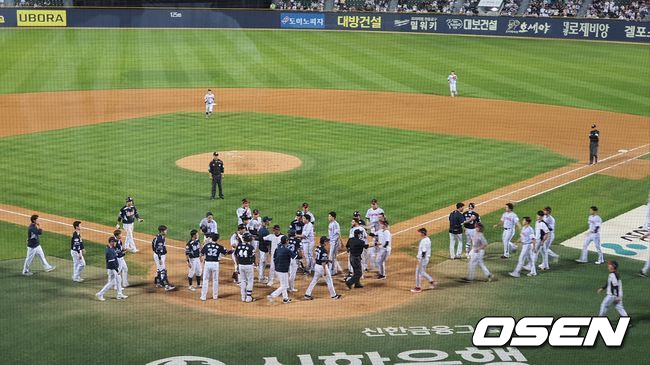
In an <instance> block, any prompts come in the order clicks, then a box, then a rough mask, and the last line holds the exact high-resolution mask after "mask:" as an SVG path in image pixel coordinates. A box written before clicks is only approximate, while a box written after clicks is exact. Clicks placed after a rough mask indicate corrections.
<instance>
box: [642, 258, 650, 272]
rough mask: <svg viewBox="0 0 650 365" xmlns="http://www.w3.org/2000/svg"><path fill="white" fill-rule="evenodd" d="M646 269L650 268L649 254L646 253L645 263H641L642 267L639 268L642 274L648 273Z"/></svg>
mask: <svg viewBox="0 0 650 365" xmlns="http://www.w3.org/2000/svg"><path fill="white" fill-rule="evenodd" d="M648 270H650V255H648V259H647V260H646V261H645V265H643V269H641V272H642V273H643V274H644V275H648Z"/></svg>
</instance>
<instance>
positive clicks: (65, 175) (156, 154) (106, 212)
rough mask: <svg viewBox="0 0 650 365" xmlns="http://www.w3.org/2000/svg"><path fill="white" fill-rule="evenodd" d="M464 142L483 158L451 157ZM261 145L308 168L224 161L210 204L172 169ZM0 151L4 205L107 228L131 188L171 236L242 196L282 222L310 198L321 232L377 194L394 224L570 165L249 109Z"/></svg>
mask: <svg viewBox="0 0 650 365" xmlns="http://www.w3.org/2000/svg"><path fill="white" fill-rule="evenodd" d="M298 126H300V127H298ZM204 136H210V138H205V137H204ZM325 136H326V137H325ZM359 136H363V140H364V141H369V142H367V143H359ZM469 145H471V146H473V148H474V149H475V150H477V151H482V156H481V159H477V158H475V156H474V155H471V154H470V155H468V154H459V153H457V151H460V150H462V149H463V148H465V146H469ZM34 146H38V151H39V152H38V153H34V152H33V151H34ZM378 146H381V148H377V147H378ZM260 149H261V150H269V151H276V152H284V153H288V154H291V155H295V156H297V157H299V158H300V159H302V161H303V165H302V166H301V167H300V168H298V169H296V170H293V171H289V172H286V173H277V174H266V175H254V176H235V175H228V166H226V167H225V168H226V175H225V178H224V188H225V191H224V194H225V195H226V199H225V200H217V201H211V200H209V191H210V181H209V177H208V175H207V173H196V172H190V171H186V170H183V169H180V168H178V167H176V165H175V161H176V160H178V159H180V158H182V157H185V156H187V155H193V154H197V153H204V152H209V151H213V150H220V151H224V150H260ZM0 150H2V151H5V153H4V154H2V155H0V174H1V175H2V176H3V179H2V180H1V181H0V188H1V189H2V190H3V191H4V193H5V194H3V196H2V198H0V201H2V202H3V203H7V204H14V205H19V206H26V207H30V208H33V209H35V210H40V211H45V212H48V213H54V214H59V215H64V216H67V217H73V218H78V219H82V220H89V221H93V222H97V223H103V224H108V225H112V224H114V223H115V220H116V216H117V212H118V210H119V208H121V206H122V204H123V202H124V198H125V197H126V196H127V195H128V196H132V197H134V199H135V201H136V205H137V206H138V208H139V211H140V213H141V215H142V217H143V218H145V223H143V224H140V225H139V228H138V229H140V230H145V231H149V232H155V229H156V227H157V226H158V225H159V224H167V225H168V226H169V227H170V235H171V236H172V237H176V238H186V232H188V231H189V230H190V229H192V228H195V227H196V225H197V224H198V222H199V221H200V220H201V218H202V217H203V216H204V215H205V212H206V211H213V212H214V213H215V217H216V218H217V221H218V222H219V223H220V224H221V225H220V228H221V232H225V233H227V234H229V232H232V231H233V230H234V228H235V223H236V221H235V210H236V208H237V207H238V206H239V205H240V201H241V199H242V198H243V197H247V198H248V199H250V200H251V201H252V207H253V208H259V209H260V211H261V212H262V215H269V216H271V217H275V218H276V220H275V222H276V223H277V224H281V225H282V226H283V227H284V225H285V224H287V225H288V223H289V222H290V221H291V219H292V215H293V212H295V211H296V209H298V208H300V205H301V204H302V202H304V201H307V202H309V203H310V204H311V205H312V207H313V210H314V212H315V214H316V217H317V218H318V219H319V220H320V222H321V224H320V225H319V227H318V228H319V230H320V233H324V230H325V227H326V225H325V222H326V217H327V212H329V211H330V210H335V211H338V212H339V213H340V214H341V222H343V224H347V222H346V220H347V219H348V217H351V215H352V212H353V211H354V210H362V211H363V212H365V209H367V207H368V206H369V202H370V199H372V198H377V199H379V201H380V202H381V205H382V207H383V208H384V209H385V210H386V212H387V215H388V217H389V218H390V219H391V220H393V221H402V220H405V219H408V218H411V217H414V216H418V215H420V214H423V213H426V212H429V211H431V210H435V209H437V208H441V207H443V206H447V205H449V204H450V203H451V201H456V200H458V199H461V200H462V199H468V198H470V197H472V196H476V195H480V194H483V193H486V192H489V191H492V190H494V189H495V188H498V187H500V186H503V185H507V184H510V183H513V182H515V181H518V180H522V179H525V178H528V177H531V176H535V175H537V174H539V173H541V172H544V171H548V170H551V169H555V168H557V167H559V166H562V165H565V164H567V163H569V160H568V159H567V158H565V157H562V156H560V155H558V154H555V153H552V152H550V151H549V150H546V149H543V148H541V147H535V146H530V145H523V144H522V145H517V146H516V148H513V145H512V144H510V143H509V144H504V143H502V142H500V141H494V140H485V139H476V138H465V137H456V136H445V135H435V134H427V133H421V132H412V131H405V130H398V129H391V128H377V127H367V126H361V125H352V124H344V123H336V122H327V121H319V120H307V119H299V118H290V117H285V116H273V115H263V114H250V113H229V114H219V115H218V116H216V118H214V119H213V120H211V121H210V122H209V123H206V122H205V120H204V119H203V118H202V117H201V115H200V114H171V115H164V116H156V117H150V118H144V119H137V120H128V121H122V122H115V123H104V124H100V125H93V126H85V127H79V128H71V129H65V130H58V131H50V132H43V133H36V134H30V135H22V136H14V137H8V138H3V139H0ZM521 156H525V158H522V157H521ZM533 162H534V163H533ZM482 166H492V167H491V170H490V171H486V172H485V174H484V175H483V177H482V178H480V179H476V180H473V181H472V184H469V185H468V184H465V183H464V174H465V173H466V172H467V171H475V170H478V169H480V168H482ZM206 169H207V165H206ZM45 184H46V185H45ZM45 186H47V188H45Z"/></svg>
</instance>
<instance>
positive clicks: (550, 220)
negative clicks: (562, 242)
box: [539, 207, 560, 269]
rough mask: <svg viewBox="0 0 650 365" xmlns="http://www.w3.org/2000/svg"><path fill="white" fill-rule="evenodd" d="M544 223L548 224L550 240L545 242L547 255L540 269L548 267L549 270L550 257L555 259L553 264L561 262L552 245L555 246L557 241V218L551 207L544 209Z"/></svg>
mask: <svg viewBox="0 0 650 365" xmlns="http://www.w3.org/2000/svg"><path fill="white" fill-rule="evenodd" d="M543 211H544V223H546V226H547V227H548V230H549V232H548V238H547V239H546V241H544V248H545V249H546V253H545V254H544V256H543V257H542V259H543V261H542V263H541V264H540V265H539V268H540V269H541V268H543V267H546V268H548V267H549V266H548V258H549V256H550V257H552V258H553V262H558V260H560V255H558V254H556V253H555V252H553V250H551V245H552V244H553V241H555V218H554V217H553V216H552V215H551V207H546V208H544V210H543Z"/></svg>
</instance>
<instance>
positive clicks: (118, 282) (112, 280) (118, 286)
mask: <svg viewBox="0 0 650 365" xmlns="http://www.w3.org/2000/svg"><path fill="white" fill-rule="evenodd" d="M106 272H107V273H108V282H107V283H106V285H104V287H103V288H102V290H100V291H99V293H97V295H98V296H100V297H103V296H104V294H106V292H108V291H109V290H110V289H111V288H115V290H116V291H117V296H118V297H119V296H121V295H122V279H121V278H120V275H118V273H117V271H115V270H106Z"/></svg>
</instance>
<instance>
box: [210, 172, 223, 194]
mask: <svg viewBox="0 0 650 365" xmlns="http://www.w3.org/2000/svg"><path fill="white" fill-rule="evenodd" d="M217 187H219V197H220V198H223V190H222V188H221V175H212V190H211V194H212V195H211V196H212V198H214V197H215V196H216V194H217Z"/></svg>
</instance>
